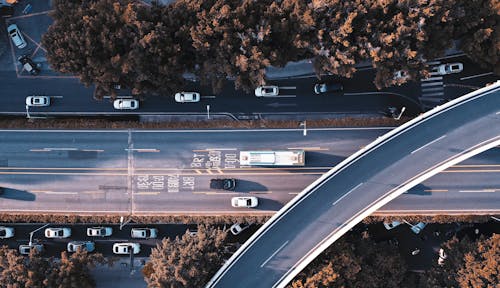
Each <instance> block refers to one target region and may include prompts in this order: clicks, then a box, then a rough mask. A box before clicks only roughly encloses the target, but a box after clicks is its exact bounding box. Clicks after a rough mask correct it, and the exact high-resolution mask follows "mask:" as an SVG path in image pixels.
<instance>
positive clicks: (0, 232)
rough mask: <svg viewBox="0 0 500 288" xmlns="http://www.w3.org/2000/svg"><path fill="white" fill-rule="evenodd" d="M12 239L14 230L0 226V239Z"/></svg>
mask: <svg viewBox="0 0 500 288" xmlns="http://www.w3.org/2000/svg"><path fill="white" fill-rule="evenodd" d="M12 237H14V228H12V227H6V226H0V239H7V238H12Z"/></svg>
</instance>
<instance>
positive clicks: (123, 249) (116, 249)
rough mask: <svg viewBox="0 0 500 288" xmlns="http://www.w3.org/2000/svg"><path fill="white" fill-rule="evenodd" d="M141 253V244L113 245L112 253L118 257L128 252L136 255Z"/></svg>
mask: <svg viewBox="0 0 500 288" xmlns="http://www.w3.org/2000/svg"><path fill="white" fill-rule="evenodd" d="M140 251H141V244H139V243H131V242H127V243H115V244H113V253H115V254H118V255H127V254H130V252H132V253H134V254H137V253H139V252H140Z"/></svg>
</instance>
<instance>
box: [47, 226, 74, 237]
mask: <svg viewBox="0 0 500 288" xmlns="http://www.w3.org/2000/svg"><path fill="white" fill-rule="evenodd" d="M70 236H71V228H47V229H45V237H47V238H68V237H70Z"/></svg>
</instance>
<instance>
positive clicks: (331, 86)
mask: <svg viewBox="0 0 500 288" xmlns="http://www.w3.org/2000/svg"><path fill="white" fill-rule="evenodd" d="M343 90H344V86H343V85H342V83H320V84H316V85H314V93H316V94H323V93H328V92H341V91H343Z"/></svg>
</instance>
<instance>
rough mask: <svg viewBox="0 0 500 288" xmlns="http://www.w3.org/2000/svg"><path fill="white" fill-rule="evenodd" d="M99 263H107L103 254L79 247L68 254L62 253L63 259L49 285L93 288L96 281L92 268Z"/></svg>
mask: <svg viewBox="0 0 500 288" xmlns="http://www.w3.org/2000/svg"><path fill="white" fill-rule="evenodd" d="M97 263H100V264H105V263H106V261H105V259H104V257H103V256H102V254H96V253H88V252H87V251H85V250H81V249H79V250H78V251H77V252H75V253H73V254H71V256H68V253H67V252H66V251H64V252H62V253H61V260H60V262H59V263H58V264H57V266H56V268H57V269H54V270H53V273H52V274H51V279H50V283H49V285H48V286H49V287H55V288H66V287H74V288H80V287H81V288H92V287H95V281H94V279H93V278H92V277H91V275H90V268H94V267H95V265H96V264H97Z"/></svg>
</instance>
